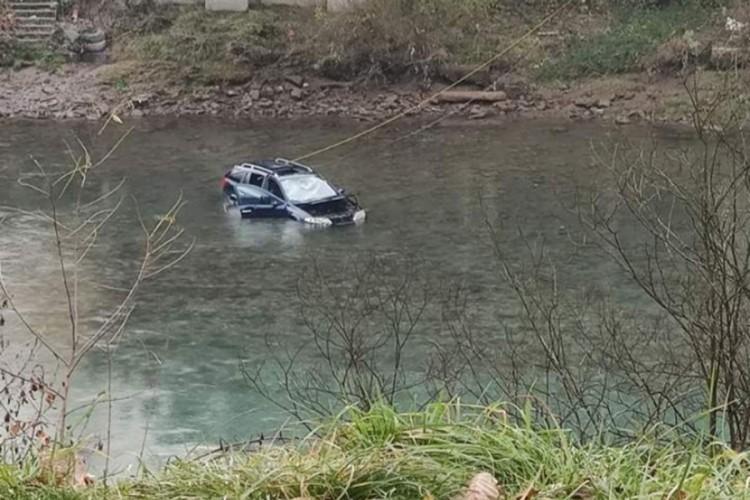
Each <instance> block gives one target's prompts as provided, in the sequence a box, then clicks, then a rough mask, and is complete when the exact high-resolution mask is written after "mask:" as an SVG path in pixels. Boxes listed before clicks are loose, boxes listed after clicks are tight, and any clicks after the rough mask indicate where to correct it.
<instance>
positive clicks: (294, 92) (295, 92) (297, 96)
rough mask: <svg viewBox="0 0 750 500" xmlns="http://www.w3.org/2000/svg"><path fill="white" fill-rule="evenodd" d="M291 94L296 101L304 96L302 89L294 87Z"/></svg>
mask: <svg viewBox="0 0 750 500" xmlns="http://www.w3.org/2000/svg"><path fill="white" fill-rule="evenodd" d="M290 95H291V96H292V99H294V100H296V101H299V100H300V99H302V96H303V94H302V90H301V89H299V88H296V89H292V91H291V93H290Z"/></svg>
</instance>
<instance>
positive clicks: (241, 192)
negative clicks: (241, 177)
mask: <svg viewBox="0 0 750 500" xmlns="http://www.w3.org/2000/svg"><path fill="white" fill-rule="evenodd" d="M235 190H236V192H237V206H238V208H239V209H240V213H241V214H242V217H244V218H248V219H254V218H257V217H267V215H266V213H267V211H268V208H269V205H270V199H269V196H268V193H267V192H266V191H265V190H264V189H262V188H259V187H257V186H253V185H250V184H241V185H238V186H236V187H235Z"/></svg>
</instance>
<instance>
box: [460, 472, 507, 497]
mask: <svg viewBox="0 0 750 500" xmlns="http://www.w3.org/2000/svg"><path fill="white" fill-rule="evenodd" d="M499 498H500V489H499V488H498V486H497V479H495V478H494V476H492V474H490V473H488V472H480V473H479V474H477V475H476V476H474V477H473V478H471V481H470V482H469V487H468V488H467V489H466V493H464V494H463V495H462V496H461V497H460V500H499Z"/></svg>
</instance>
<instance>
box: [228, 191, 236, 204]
mask: <svg viewBox="0 0 750 500" xmlns="http://www.w3.org/2000/svg"><path fill="white" fill-rule="evenodd" d="M229 199H230V200H232V201H233V202H234V203H237V195H236V194H234V193H231V194H230V195H229Z"/></svg>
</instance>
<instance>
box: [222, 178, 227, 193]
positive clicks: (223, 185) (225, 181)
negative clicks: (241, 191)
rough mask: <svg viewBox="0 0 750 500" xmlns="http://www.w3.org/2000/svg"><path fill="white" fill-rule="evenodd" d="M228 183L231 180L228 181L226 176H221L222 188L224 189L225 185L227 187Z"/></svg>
mask: <svg viewBox="0 0 750 500" xmlns="http://www.w3.org/2000/svg"><path fill="white" fill-rule="evenodd" d="M228 183H229V181H227V178H226V177H222V178H221V189H222V190H223V189H224V188H225V187H227V184H228Z"/></svg>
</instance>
